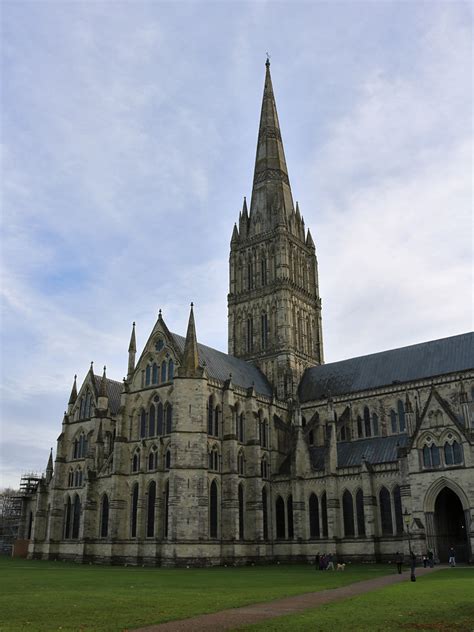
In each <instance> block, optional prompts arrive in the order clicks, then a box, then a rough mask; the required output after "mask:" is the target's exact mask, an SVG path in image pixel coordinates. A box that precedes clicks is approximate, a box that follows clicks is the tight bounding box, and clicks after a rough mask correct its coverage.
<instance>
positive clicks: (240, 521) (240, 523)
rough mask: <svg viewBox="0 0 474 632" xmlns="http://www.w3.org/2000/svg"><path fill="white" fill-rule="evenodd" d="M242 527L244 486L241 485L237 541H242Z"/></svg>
mask: <svg viewBox="0 0 474 632" xmlns="http://www.w3.org/2000/svg"><path fill="white" fill-rule="evenodd" d="M244 525H245V515H244V486H243V485H242V483H240V485H239V540H243V539H244Z"/></svg>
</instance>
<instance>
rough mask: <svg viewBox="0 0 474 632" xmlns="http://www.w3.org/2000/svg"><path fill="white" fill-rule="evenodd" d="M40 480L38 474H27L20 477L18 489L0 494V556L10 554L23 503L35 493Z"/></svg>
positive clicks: (18, 529) (6, 490)
mask: <svg viewBox="0 0 474 632" xmlns="http://www.w3.org/2000/svg"><path fill="white" fill-rule="evenodd" d="M40 480H41V476H40V475H39V474H36V473H34V472H28V473H27V474H24V475H23V476H22V477H21V480H20V488H19V489H17V490H14V489H5V490H4V491H3V492H2V493H1V494H0V554H4V555H10V554H11V551H12V547H13V543H14V542H15V540H16V539H17V538H18V536H19V532H20V525H21V520H22V507H23V503H24V501H25V500H26V499H27V498H30V497H31V496H33V494H34V493H35V492H36V490H37V488H38V485H39V482H40Z"/></svg>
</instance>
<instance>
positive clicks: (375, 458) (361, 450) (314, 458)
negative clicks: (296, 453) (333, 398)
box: [309, 434, 409, 470]
mask: <svg viewBox="0 0 474 632" xmlns="http://www.w3.org/2000/svg"><path fill="white" fill-rule="evenodd" d="M408 441H409V438H408V436H407V435H406V434H400V435H390V436H389V437H372V438H371V439H358V440H357V441H340V442H338V444H337V464H338V467H352V466H354V465H360V464H361V463H362V457H365V460H366V461H367V462H368V463H389V462H391V461H396V460H397V452H398V448H404V447H405V446H407V445H408ZM309 452H310V455H311V463H312V465H313V468H314V469H315V470H323V469H324V455H325V452H326V448H325V447H315V446H313V447H310V448H309Z"/></svg>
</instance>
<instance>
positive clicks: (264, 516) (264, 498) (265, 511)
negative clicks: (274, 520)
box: [262, 487, 268, 540]
mask: <svg viewBox="0 0 474 632" xmlns="http://www.w3.org/2000/svg"><path fill="white" fill-rule="evenodd" d="M262 522H263V539H264V540H268V500H267V490H266V488H265V487H264V488H263V489H262Z"/></svg>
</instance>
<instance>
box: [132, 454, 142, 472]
mask: <svg viewBox="0 0 474 632" xmlns="http://www.w3.org/2000/svg"><path fill="white" fill-rule="evenodd" d="M139 470H140V450H138V449H137V450H135V452H134V454H133V458H132V472H138V471H139Z"/></svg>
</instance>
